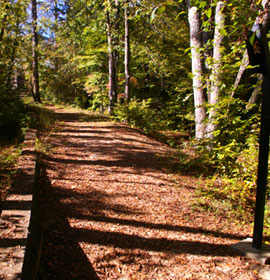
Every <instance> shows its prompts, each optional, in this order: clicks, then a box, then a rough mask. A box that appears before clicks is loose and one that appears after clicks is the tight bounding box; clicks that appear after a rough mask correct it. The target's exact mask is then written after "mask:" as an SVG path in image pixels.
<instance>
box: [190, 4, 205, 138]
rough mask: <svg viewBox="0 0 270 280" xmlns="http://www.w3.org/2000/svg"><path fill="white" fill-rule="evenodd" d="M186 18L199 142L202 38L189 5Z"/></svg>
mask: <svg viewBox="0 0 270 280" xmlns="http://www.w3.org/2000/svg"><path fill="white" fill-rule="evenodd" d="M188 16H189V26H190V47H191V61H192V74H193V94H194V106H195V138H196V139H197V140H199V139H203V138H204V137H205V133H206V125H205V118H206V110H205V102H206V99H205V94H204V90H203V61H202V58H201V54H200V49H201V47H202V38H201V30H200V17H199V11H198V9H197V7H190V5H189V10H188Z"/></svg>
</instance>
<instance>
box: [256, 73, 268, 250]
mask: <svg viewBox="0 0 270 280" xmlns="http://www.w3.org/2000/svg"><path fill="white" fill-rule="evenodd" d="M262 92H263V101H262V116H261V131H260V148H259V164H258V178H257V192H256V208H255V220H254V231H253V242H252V247H253V248H256V249H261V248H262V237H263V222H264V208H265V196H266V186H267V174H268V155H269V132H270V115H269V105H270V98H269V97H270V79H269V76H268V75H264V77H263V87H262Z"/></svg>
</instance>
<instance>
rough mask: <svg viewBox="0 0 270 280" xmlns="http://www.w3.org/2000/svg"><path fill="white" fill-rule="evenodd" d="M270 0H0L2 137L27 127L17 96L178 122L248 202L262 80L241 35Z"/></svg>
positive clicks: (260, 19)
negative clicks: (254, 69) (249, 60)
mask: <svg viewBox="0 0 270 280" xmlns="http://www.w3.org/2000/svg"><path fill="white" fill-rule="evenodd" d="M269 2H270V1H266V0H259V1H258V0H256V1H255V0H241V1H236V0H230V1H217V0H207V1H198V0H190V1H188V0H187V1H184V0H152V1H150V0H140V1H139V0H106V1H100V0H84V1H81V0H49V1H36V0H31V1H30V0H4V1H1V2H0V52H1V53H0V108H1V109H0V131H1V137H2V138H7V139H10V138H12V137H14V135H16V134H18V133H20V131H21V130H22V128H23V127H24V126H25V123H26V122H27V117H26V111H25V107H24V105H23V103H22V101H21V98H20V96H22V95H27V96H31V97H32V98H33V100H34V101H35V102H37V103H40V102H41V103H42V102H56V103H65V104H70V105H73V106H78V107H81V108H84V109H88V110H93V111H99V112H101V113H109V114H110V115H111V116H112V117H113V118H114V119H115V120H117V121H125V122H128V123H129V124H130V125H132V126H136V127H138V128H140V129H143V130H145V131H146V132H149V133H151V132H153V131H166V130H171V131H178V132H183V133H186V134H188V135H189V136H190V137H191V138H194V139H195V140H196V143H197V144H196V147H197V148H198V149H200V150H201V155H203V156H202V161H203V162H204V163H207V164H206V165H207V166H209V165H210V166H211V168H214V170H215V172H217V173H218V174H223V175H224V176H225V177H226V180H227V181H226V183H224V182H223V183H224V184H225V186H226V187H225V188H224V190H226V188H230V187H229V186H237V187H233V191H234V192H235V197H236V200H237V199H238V198H239V195H243V196H244V197H243V199H245V205H244V206H245V207H250V204H249V203H250V202H249V198H248V197H249V195H250V190H253V189H254V180H255V179H254V178H255V175H254V174H255V173H256V171H255V169H256V167H254V164H252V161H253V160H254V159H256V157H257V150H258V147H257V146H258V137H257V136H258V123H259V113H260V107H261V106H260V103H261V94H260V91H261V90H260V89H261V80H262V78H261V75H260V74H255V73H254V72H253V70H252V67H251V66H250V65H249V63H248V57H247V52H246V44H245V41H246V39H247V34H248V30H251V28H252V26H253V25H254V23H260V24H261V25H262V26H263V28H264V29H265V31H266V32H267V33H268V31H269V29H270V24H269V22H270V16H269ZM244 169H245V170H246V171H245V172H243V170H244ZM225 177H224V178H225ZM241 188H242V189H243V188H247V191H246V192H245V193H244V194H241V193H240V194H239V192H240V191H239V190H240V189H241ZM230 190H231V189H230ZM252 203H253V202H252ZM252 203H251V204H252ZM251 206H252V205H251Z"/></svg>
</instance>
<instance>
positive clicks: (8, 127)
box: [0, 86, 26, 140]
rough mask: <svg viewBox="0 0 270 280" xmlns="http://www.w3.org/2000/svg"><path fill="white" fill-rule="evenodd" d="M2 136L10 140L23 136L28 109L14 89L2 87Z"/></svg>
mask: <svg viewBox="0 0 270 280" xmlns="http://www.w3.org/2000/svg"><path fill="white" fill-rule="evenodd" d="M0 108H1V109H0V138H2V139H4V140H10V139H12V138H14V137H17V136H21V134H22V128H23V126H25V125H26V109H25V107H24V104H23V102H22V101H21V99H20V98H19V96H18V95H17V94H16V92H15V91H13V90H12V89H7V88H5V87H4V86H2V87H0Z"/></svg>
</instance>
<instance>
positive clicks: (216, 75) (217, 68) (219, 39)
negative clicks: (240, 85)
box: [208, 1, 225, 138]
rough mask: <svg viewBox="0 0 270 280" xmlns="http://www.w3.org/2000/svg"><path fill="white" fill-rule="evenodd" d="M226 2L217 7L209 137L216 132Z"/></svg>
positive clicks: (219, 3) (218, 4) (221, 2)
mask: <svg viewBox="0 0 270 280" xmlns="http://www.w3.org/2000/svg"><path fill="white" fill-rule="evenodd" d="M224 6H225V2H224V1H218V2H217V6H216V15H215V25H216V26H215V33H214V42H213V44H214V46H213V65H212V73H211V76H210V81H211V92H210V99H209V104H210V106H211V107H210V111H209V123H208V136H209V137H210V138H211V137H213V132H214V131H215V123H214V122H215V116H216V109H215V108H214V106H215V105H216V104H217V103H218V101H219V96H220V86H221V71H222V69H221V68H222V54H223V50H222V49H223V48H222V44H223V41H224V35H222V31H221V30H222V29H224V28H225V13H224Z"/></svg>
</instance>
